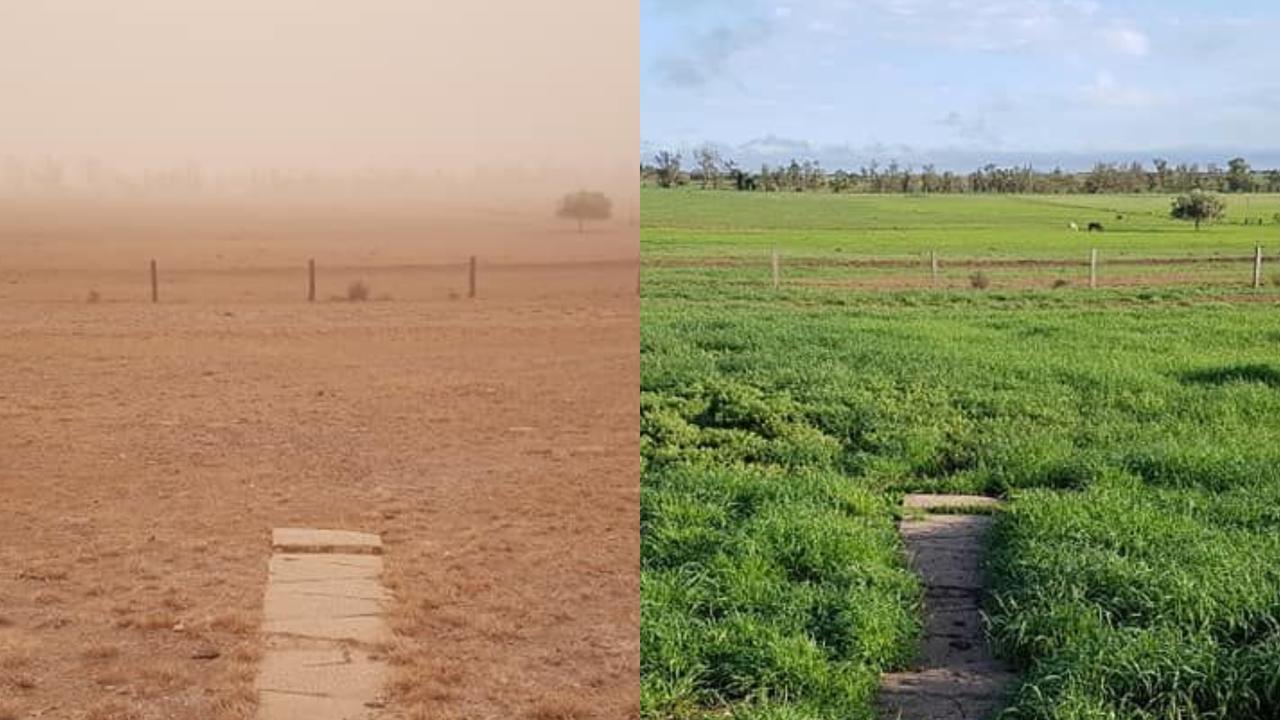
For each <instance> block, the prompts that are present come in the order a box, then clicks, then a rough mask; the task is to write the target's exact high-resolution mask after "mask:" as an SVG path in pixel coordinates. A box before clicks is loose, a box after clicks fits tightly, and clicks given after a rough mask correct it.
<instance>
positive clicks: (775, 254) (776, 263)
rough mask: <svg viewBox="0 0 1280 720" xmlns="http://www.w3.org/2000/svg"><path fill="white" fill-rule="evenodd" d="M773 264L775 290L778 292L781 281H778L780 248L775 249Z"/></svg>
mask: <svg viewBox="0 0 1280 720" xmlns="http://www.w3.org/2000/svg"><path fill="white" fill-rule="evenodd" d="M771 264H772V267H773V289H774V290H777V289H778V280H779V279H778V248H774V249H773V258H772V263H771Z"/></svg>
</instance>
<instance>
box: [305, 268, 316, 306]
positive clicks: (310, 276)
mask: <svg viewBox="0 0 1280 720" xmlns="http://www.w3.org/2000/svg"><path fill="white" fill-rule="evenodd" d="M315 301H316V259H315V258H311V259H310V260H308V261H307V302H315Z"/></svg>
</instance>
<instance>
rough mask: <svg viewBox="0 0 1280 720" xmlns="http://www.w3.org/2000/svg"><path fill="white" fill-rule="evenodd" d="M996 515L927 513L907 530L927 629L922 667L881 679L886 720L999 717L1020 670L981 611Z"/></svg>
mask: <svg viewBox="0 0 1280 720" xmlns="http://www.w3.org/2000/svg"><path fill="white" fill-rule="evenodd" d="M979 500H981V501H990V502H994V501H992V499H991V498H978V497H976V496H936V495H929V496H924V495H920V496H910V495H909V496H907V500H906V501H905V502H906V503H908V504H909V505H908V506H909V507H915V508H923V509H926V510H927V509H941V510H945V511H952V510H954V509H956V508H966V507H989V506H990V503H989V502H979ZM992 523H993V518H992V517H991V516H990V515H962V514H942V515H927V516H926V517H924V518H923V519H919V520H904V521H903V522H902V523H901V524H900V526H899V531H900V533H901V535H902V538H903V541H904V542H905V543H906V546H907V556H908V559H909V561H910V564H911V567H912V568H913V569H914V570H915V571H916V572H917V573H918V574H919V575H920V579H921V581H922V582H923V584H924V586H925V613H926V616H925V633H924V638H923V641H922V643H921V647H920V654H919V656H918V658H917V660H916V666H915V667H914V668H911V669H910V670H908V671H905V672H898V673H888V674H885V675H884V676H883V677H882V678H881V687H880V698H879V701H880V713H879V714H880V717H881V718H882V719H884V720H982V719H983V718H990V717H994V715H995V714H996V713H997V712H998V711H999V710H1000V708H1001V707H1002V705H1003V703H1004V699H1005V696H1006V693H1007V692H1008V690H1009V688H1010V687H1011V686H1012V684H1013V682H1014V680H1015V676H1014V674H1013V673H1012V672H1011V671H1010V669H1009V668H1008V667H1006V666H1005V665H1004V664H1003V663H1001V662H1000V661H999V660H997V659H996V658H995V657H994V655H993V654H992V653H991V650H990V648H989V647H988V645H987V637H986V627H985V624H984V622H983V618H982V612H981V600H982V593H983V557H984V554H985V549H986V548H985V542H986V535H987V532H988V530H989V529H990V527H991V525H992Z"/></svg>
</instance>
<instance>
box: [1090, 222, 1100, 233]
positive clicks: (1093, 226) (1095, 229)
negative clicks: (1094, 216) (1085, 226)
mask: <svg viewBox="0 0 1280 720" xmlns="http://www.w3.org/2000/svg"><path fill="white" fill-rule="evenodd" d="M1089 232H1102V223H1100V222H1091V223H1089Z"/></svg>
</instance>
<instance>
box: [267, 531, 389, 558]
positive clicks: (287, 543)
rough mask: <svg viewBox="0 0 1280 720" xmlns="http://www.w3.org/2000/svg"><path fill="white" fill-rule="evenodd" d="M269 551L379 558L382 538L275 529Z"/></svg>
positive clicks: (350, 533)
mask: <svg viewBox="0 0 1280 720" xmlns="http://www.w3.org/2000/svg"><path fill="white" fill-rule="evenodd" d="M271 549H272V550H274V551H276V552H283V553H343V554H348V555H380V554H382V538H380V537H378V536H377V535H374V534H373V533H362V532H353V531H350V530H317V529H314V528H276V529H275V530H273V531H271Z"/></svg>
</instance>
